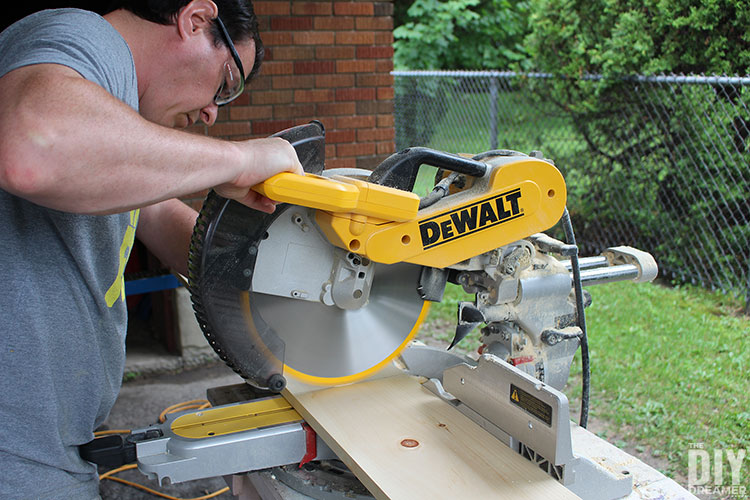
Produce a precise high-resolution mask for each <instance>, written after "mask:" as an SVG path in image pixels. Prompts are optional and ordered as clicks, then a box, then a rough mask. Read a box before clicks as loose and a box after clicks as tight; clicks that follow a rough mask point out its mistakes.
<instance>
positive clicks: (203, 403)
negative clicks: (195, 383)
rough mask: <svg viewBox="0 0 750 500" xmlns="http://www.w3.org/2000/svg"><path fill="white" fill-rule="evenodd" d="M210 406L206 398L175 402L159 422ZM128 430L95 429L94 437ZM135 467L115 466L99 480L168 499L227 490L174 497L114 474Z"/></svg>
mask: <svg viewBox="0 0 750 500" xmlns="http://www.w3.org/2000/svg"><path fill="white" fill-rule="evenodd" d="M210 407H211V403H210V402H208V400H206V399H193V400H191V401H184V402H182V403H177V404H174V405H172V406H168V407H167V408H165V409H164V411H162V412H161V413H160V414H159V422H161V423H163V422H164V421H166V419H167V415H169V414H170V413H175V412H178V411H184V410H191V409H199V410H202V409H204V408H210ZM130 432H131V431H130V430H129V429H111V430H106V431H96V432H94V438H95V439H96V438H99V437H102V436H110V435H113V434H130ZM137 467H138V465H136V464H127V465H123V466H122V467H117V468H116V469H112V470H110V471H107V472H105V473H103V474H100V475H99V480H100V481H103V480H104V479H109V480H110V481H115V482H117V483H122V484H125V485H127V486H130V487H132V488H137V489H140V490H143V491H145V492H147V493H150V494H151V495H154V496H157V497H161V498H167V499H169V500H207V499H209V498H214V497H217V496H219V495H221V494H222V493H226V492H227V491H229V487H228V486H227V487H224V488H222V489H220V490H217V491H214V492H213V493H209V494H208V495H203V496H201V497H194V498H179V497H175V496H172V495H168V494H166V493H162V492H160V491H156V490H154V489H152V488H149V487H148V486H144V485H142V484H139V483H136V482H133V481H128V480H127V479H122V478H120V477H116V476H115V474H117V473H120V472H123V471H126V470H132V469H135V468H137Z"/></svg>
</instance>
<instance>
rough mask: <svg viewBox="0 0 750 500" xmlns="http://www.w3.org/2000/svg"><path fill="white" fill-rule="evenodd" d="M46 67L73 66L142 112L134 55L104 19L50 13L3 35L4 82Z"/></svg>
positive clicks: (0, 39)
mask: <svg viewBox="0 0 750 500" xmlns="http://www.w3.org/2000/svg"><path fill="white" fill-rule="evenodd" d="M45 63H53V64H62V65H64V66H67V67H69V68H71V69H73V70H75V71H76V72H78V73H79V74H80V75H81V76H82V77H83V78H85V79H87V80H89V81H92V82H94V83H96V84H98V85H100V86H101V87H102V88H104V89H105V90H106V91H107V92H109V93H110V94H112V95H114V96H115V97H117V98H119V99H120V100H122V101H124V102H126V103H127V104H129V105H131V106H132V107H134V108H135V109H137V106H138V101H137V81H136V78H135V67H134V64H133V58H132V55H131V53H130V49H129V48H128V46H127V43H126V42H125V40H124V39H123V38H122V37H121V36H120V34H119V33H118V32H117V30H115V29H114V28H113V27H112V25H110V24H109V23H108V22H107V21H106V20H105V19H104V18H102V17H101V16H99V15H98V14H95V13H93V12H89V11H84V10H79V9H55V10H44V11H40V12H37V13H35V14H32V15H31V16H28V17H26V18H24V19H22V20H21V21H19V22H17V23H15V24H14V25H12V26H10V27H9V28H7V29H6V30H5V31H3V33H2V34H0V76H2V75H4V74H6V73H8V72H10V71H12V70H14V69H17V68H20V67H23V66H28V65H32V64H45Z"/></svg>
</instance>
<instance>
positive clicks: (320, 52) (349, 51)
mask: <svg viewBox="0 0 750 500" xmlns="http://www.w3.org/2000/svg"><path fill="white" fill-rule="evenodd" d="M354 56H355V52H354V47H315V58H316V59H354ZM310 59H312V58H310Z"/></svg>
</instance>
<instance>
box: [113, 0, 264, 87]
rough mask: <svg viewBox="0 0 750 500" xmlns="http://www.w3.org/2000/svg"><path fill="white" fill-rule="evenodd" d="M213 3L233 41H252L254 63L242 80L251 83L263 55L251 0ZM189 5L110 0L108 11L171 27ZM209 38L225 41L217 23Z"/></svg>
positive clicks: (185, 0)
mask: <svg viewBox="0 0 750 500" xmlns="http://www.w3.org/2000/svg"><path fill="white" fill-rule="evenodd" d="M213 1H214V3H216V5H217V7H218V8H219V17H221V21H222V22H223V23H224V26H226V28H227V32H228V33H229V37H230V38H231V39H232V41H233V42H235V43H239V42H244V41H245V40H248V39H250V38H252V39H253V41H254V42H255V62H254V63H253V67H252V69H251V70H250V73H249V74H248V75H246V77H245V81H250V80H251V79H252V78H253V77H254V76H255V75H256V74H258V71H260V65H261V63H262V62H263V56H264V55H265V50H264V49H263V41H262V40H261V39H260V32H259V31H258V18H257V17H256V16H255V10H254V9H253V3H252V1H251V0H213ZM189 3H190V0H112V1H111V2H110V3H109V7H108V9H107V10H108V11H113V10H115V9H126V10H129V11H130V12H132V13H133V14H135V15H136V16H138V17H140V18H142V19H145V20H147V21H151V22H154V23H159V24H172V23H174V22H175V20H176V19H177V15H178V14H179V13H180V10H181V9H182V8H183V7H185V6H186V5H187V4H189ZM211 35H212V36H213V39H214V43H215V44H216V46H217V47H218V46H219V45H223V44H224V38H223V37H222V36H221V31H220V29H219V26H218V24H217V23H216V22H214V23H213V24H212V27H211Z"/></svg>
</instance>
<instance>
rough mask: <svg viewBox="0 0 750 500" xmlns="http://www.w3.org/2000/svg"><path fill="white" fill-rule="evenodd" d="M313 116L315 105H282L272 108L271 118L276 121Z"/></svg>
mask: <svg viewBox="0 0 750 500" xmlns="http://www.w3.org/2000/svg"><path fill="white" fill-rule="evenodd" d="M314 115H315V104H312V103H309V104H284V105H282V106H274V109H273V117H274V118H276V119H277V120H283V119H286V118H301V117H310V116H314Z"/></svg>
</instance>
